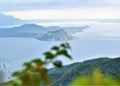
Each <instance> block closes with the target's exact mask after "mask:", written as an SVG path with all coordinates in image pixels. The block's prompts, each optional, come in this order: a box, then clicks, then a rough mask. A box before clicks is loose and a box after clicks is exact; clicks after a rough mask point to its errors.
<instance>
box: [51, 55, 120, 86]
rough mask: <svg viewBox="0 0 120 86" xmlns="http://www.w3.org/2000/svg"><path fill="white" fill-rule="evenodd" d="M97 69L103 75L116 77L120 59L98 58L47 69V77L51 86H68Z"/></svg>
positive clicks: (119, 67) (119, 70)
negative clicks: (50, 79)
mask: <svg viewBox="0 0 120 86" xmlns="http://www.w3.org/2000/svg"><path fill="white" fill-rule="evenodd" d="M95 68H99V69H100V70H101V71H102V72H103V74H106V75H110V76H112V77H118V75H119V73H120V57H118V58H107V57H106V58H98V59H92V60H87V61H84V62H76V63H73V64H70V65H66V66H64V67H62V68H61V69H57V68H52V69H49V75H50V77H51V78H52V80H53V86H68V84H69V83H70V82H71V81H72V79H74V78H75V77H77V76H79V75H90V74H91V73H92V70H93V69H95Z"/></svg>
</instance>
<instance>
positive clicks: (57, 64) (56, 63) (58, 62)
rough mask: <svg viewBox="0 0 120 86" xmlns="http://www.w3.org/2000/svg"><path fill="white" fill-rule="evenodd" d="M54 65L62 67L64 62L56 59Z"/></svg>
mask: <svg viewBox="0 0 120 86" xmlns="http://www.w3.org/2000/svg"><path fill="white" fill-rule="evenodd" d="M53 65H55V66H56V67H58V68H60V67H62V62H61V61H55V62H54V63H53Z"/></svg>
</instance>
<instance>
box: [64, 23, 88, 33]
mask: <svg viewBox="0 0 120 86" xmlns="http://www.w3.org/2000/svg"><path fill="white" fill-rule="evenodd" d="M88 28H90V26H88V25H86V26H81V27H65V28H64V30H65V31H67V32H68V33H71V34H73V33H76V32H82V31H83V30H85V29H88Z"/></svg>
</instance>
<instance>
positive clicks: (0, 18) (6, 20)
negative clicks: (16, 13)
mask: <svg viewBox="0 0 120 86" xmlns="http://www.w3.org/2000/svg"><path fill="white" fill-rule="evenodd" d="M24 23H26V22H25V21H24V20H21V19H18V18H15V17H13V16H9V15H5V14H1V13H0V27H7V26H14V25H21V24H24Z"/></svg>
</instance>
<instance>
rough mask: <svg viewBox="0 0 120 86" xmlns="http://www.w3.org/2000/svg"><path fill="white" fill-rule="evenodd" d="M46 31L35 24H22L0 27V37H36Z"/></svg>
mask: <svg viewBox="0 0 120 86" xmlns="http://www.w3.org/2000/svg"><path fill="white" fill-rule="evenodd" d="M46 32H48V31H47V30H46V29H45V28H44V27H42V26H39V25H36V24H24V25H22V26H18V27H13V28H0V37H36V36H37V37H38V36H41V35H42V34H44V33H46Z"/></svg>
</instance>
